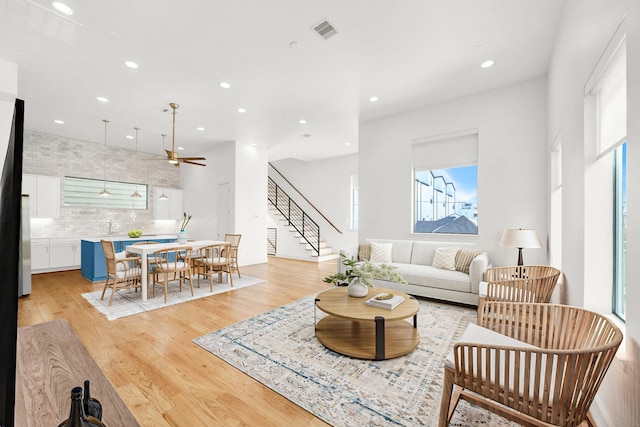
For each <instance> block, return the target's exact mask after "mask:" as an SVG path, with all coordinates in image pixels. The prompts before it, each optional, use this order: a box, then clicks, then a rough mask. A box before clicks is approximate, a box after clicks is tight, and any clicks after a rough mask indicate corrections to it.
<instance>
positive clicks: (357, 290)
mask: <svg viewBox="0 0 640 427" xmlns="http://www.w3.org/2000/svg"><path fill="white" fill-rule="evenodd" d="M347 293H348V294H349V296H350V297H356V298H362V297H366V296H367V294H368V293H369V287H368V286H367V285H365V284H364V283H362V282H361V281H360V279H358V278H357V277H356V278H355V279H353V280H352V281H351V283H349V286H347Z"/></svg>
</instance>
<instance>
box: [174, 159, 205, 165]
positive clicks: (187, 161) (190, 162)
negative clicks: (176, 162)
mask: <svg viewBox="0 0 640 427" xmlns="http://www.w3.org/2000/svg"><path fill="white" fill-rule="evenodd" d="M180 162H181V163H189V164H190V165H198V166H207V165H205V164H204V163H197V162H192V161H191V160H184V159H180Z"/></svg>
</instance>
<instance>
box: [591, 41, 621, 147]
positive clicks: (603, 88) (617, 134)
mask: <svg viewBox="0 0 640 427" xmlns="http://www.w3.org/2000/svg"><path fill="white" fill-rule="evenodd" d="M591 93H592V94H593V95H596V96H597V100H598V102H597V104H598V113H597V114H598V154H602V153H604V152H606V151H608V150H609V149H611V148H612V147H615V146H617V145H618V144H620V143H622V142H624V140H625V139H626V137H627V48H626V42H625V41H624V40H623V41H622V42H621V43H620V46H618V48H617V49H616V51H615V53H614V54H613V56H612V57H611V60H610V61H609V63H608V64H607V66H606V67H605V69H604V71H603V73H602V75H601V76H600V79H599V80H598V83H597V84H596V86H595V87H594V88H593V89H592V90H591Z"/></svg>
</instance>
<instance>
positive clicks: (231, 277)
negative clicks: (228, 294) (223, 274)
mask: <svg viewBox="0 0 640 427" xmlns="http://www.w3.org/2000/svg"><path fill="white" fill-rule="evenodd" d="M227 277H228V278H229V283H230V284H231V287H232V288H233V276H232V275H231V266H230V265H229V264H227ZM238 277H240V274H238Z"/></svg>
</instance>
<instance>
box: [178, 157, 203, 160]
mask: <svg viewBox="0 0 640 427" xmlns="http://www.w3.org/2000/svg"><path fill="white" fill-rule="evenodd" d="M179 159H180V160H207V159H206V158H204V157H179Z"/></svg>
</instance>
